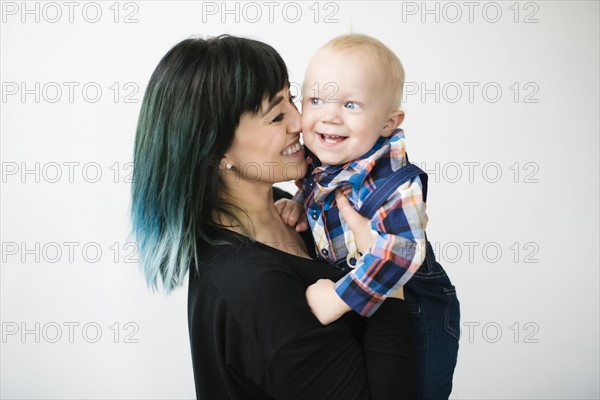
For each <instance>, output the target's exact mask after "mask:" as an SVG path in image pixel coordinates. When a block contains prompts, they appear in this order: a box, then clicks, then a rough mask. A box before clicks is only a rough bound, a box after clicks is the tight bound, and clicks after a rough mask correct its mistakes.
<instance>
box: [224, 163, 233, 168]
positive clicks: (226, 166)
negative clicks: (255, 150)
mask: <svg viewBox="0 0 600 400" xmlns="http://www.w3.org/2000/svg"><path fill="white" fill-rule="evenodd" d="M225 168H227V169H231V168H233V165H231V164H229V163H227V165H225Z"/></svg>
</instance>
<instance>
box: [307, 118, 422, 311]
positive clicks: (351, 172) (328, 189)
mask: <svg viewBox="0 0 600 400" xmlns="http://www.w3.org/2000/svg"><path fill="white" fill-rule="evenodd" d="M307 154H308V162H309V170H308V171H309V172H308V174H307V176H306V177H305V179H304V180H303V181H302V183H301V187H300V189H301V191H300V192H298V193H297V194H296V196H295V200H296V201H299V202H303V203H304V206H305V209H306V212H307V214H308V221H309V223H310V226H311V228H312V233H313V237H314V240H315V246H316V251H317V254H318V255H319V256H320V257H321V258H323V259H325V260H326V261H328V262H329V263H330V264H335V263H337V262H339V261H340V260H347V261H348V265H349V266H351V267H353V269H352V270H351V271H350V272H349V273H348V274H346V275H345V276H344V277H343V278H342V279H340V280H339V281H338V282H336V284H335V290H336V292H337V294H338V295H339V296H340V297H341V298H342V300H344V301H345V302H346V303H347V304H348V305H349V306H350V307H351V308H352V309H353V310H354V311H356V312H357V313H359V314H361V315H364V316H367V317H368V316H371V315H372V314H373V313H374V312H375V311H376V310H377V308H378V307H379V306H380V305H381V303H382V302H383V301H384V300H385V298H386V296H388V295H390V294H392V293H394V292H395V291H396V290H398V289H399V288H400V287H401V286H403V285H404V284H406V282H407V281H408V280H409V279H410V278H411V277H412V276H413V274H414V273H415V271H417V269H418V268H419V267H420V266H421V264H422V263H423V260H424V259H425V244H426V239H425V228H426V226H427V214H426V212H425V211H426V205H425V203H424V201H423V187H422V183H421V179H420V178H419V177H418V176H417V177H416V178H414V179H412V180H411V181H409V182H406V183H405V184H403V185H401V186H399V187H398V188H397V189H396V191H395V192H394V193H393V194H392V195H391V196H390V197H389V198H388V199H387V200H386V201H385V202H384V203H383V205H382V206H381V207H380V208H379V209H378V210H377V212H376V214H375V215H374V217H373V218H372V219H371V229H372V231H373V233H374V235H375V238H376V239H375V243H374V245H373V246H372V247H371V248H370V249H369V250H368V251H367V252H366V253H364V254H362V255H360V254H359V253H358V249H357V247H356V244H355V242H354V235H353V234H352V231H351V230H350V228H349V227H348V224H347V223H346V221H345V220H344V219H343V217H342V216H341V214H340V213H339V212H338V209H337V207H336V202H335V190H336V189H339V190H340V191H341V192H342V193H343V194H344V195H345V196H346V197H347V198H348V200H349V201H350V203H351V204H352V205H353V206H354V208H355V209H356V210H358V209H360V207H361V206H362V203H363V202H364V201H365V200H366V198H367V197H368V196H369V194H371V193H372V192H373V191H374V190H375V188H377V186H378V185H381V184H382V183H383V182H384V181H385V179H386V178H387V177H388V176H390V175H391V174H392V173H393V172H394V171H396V170H398V169H399V168H401V167H403V166H404V165H406V163H407V162H408V159H407V156H406V149H405V141H404V132H403V131H402V130H401V129H397V130H396V131H395V132H394V133H393V134H392V135H391V136H390V137H389V138H384V137H380V138H379V139H378V140H377V142H376V143H375V145H374V146H373V148H372V149H371V150H369V152H367V153H366V154H365V155H364V156H363V157H362V158H360V159H358V160H355V161H352V162H349V163H347V164H344V165H325V166H321V165H319V162H318V160H317V159H316V157H315V156H314V155H313V154H312V153H310V151H307Z"/></svg>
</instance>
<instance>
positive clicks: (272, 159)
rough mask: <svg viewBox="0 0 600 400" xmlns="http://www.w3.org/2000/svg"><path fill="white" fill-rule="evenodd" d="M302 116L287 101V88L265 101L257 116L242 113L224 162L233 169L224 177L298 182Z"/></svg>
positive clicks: (302, 166) (301, 173)
mask: <svg viewBox="0 0 600 400" xmlns="http://www.w3.org/2000/svg"><path fill="white" fill-rule="evenodd" d="M300 131H301V116H300V113H299V112H298V109H297V108H296V106H295V105H294V103H293V102H292V99H291V98H290V92H289V88H284V89H283V90H282V91H280V92H279V93H277V95H276V96H275V98H274V99H273V100H272V101H270V102H269V101H268V100H264V101H263V104H262V107H261V109H260V110H259V111H258V113H257V114H256V115H252V114H251V113H246V114H243V115H242V117H241V118H240V123H239V125H238V127H237V129H236V131H235V138H234V140H233V144H232V146H231V147H230V148H229V150H228V151H227V153H226V154H225V158H224V162H225V163H226V164H231V165H232V166H233V168H231V169H230V170H227V169H226V170H225V173H226V174H236V176H235V178H236V182H237V181H238V179H241V180H245V181H250V182H268V183H270V184H272V183H275V182H282V181H289V180H296V179H300V178H302V177H303V176H304V174H305V173H306V160H305V159H304V149H303V148H302V145H301V144H300Z"/></svg>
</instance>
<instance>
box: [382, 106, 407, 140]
mask: <svg viewBox="0 0 600 400" xmlns="http://www.w3.org/2000/svg"><path fill="white" fill-rule="evenodd" d="M402 121H404V111H401V110H396V111H394V112H392V113H391V114H390V115H388V119H387V120H386V121H385V125H384V126H383V129H382V130H381V136H383V137H390V136H391V135H392V133H393V132H394V130H395V129H396V128H397V127H398V126H400V124H402Z"/></svg>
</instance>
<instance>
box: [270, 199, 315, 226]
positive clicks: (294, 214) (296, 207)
mask: <svg viewBox="0 0 600 400" xmlns="http://www.w3.org/2000/svg"><path fill="white" fill-rule="evenodd" d="M275 208H276V209H277V212H278V213H279V217H281V220H282V221H283V222H285V223H286V224H287V225H288V226H290V227H292V228H296V232H303V231H305V230H307V229H308V220H307V219H306V212H304V207H302V205H300V204H298V203H296V202H295V201H293V200H290V199H279V200H277V201H276V202H275Z"/></svg>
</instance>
